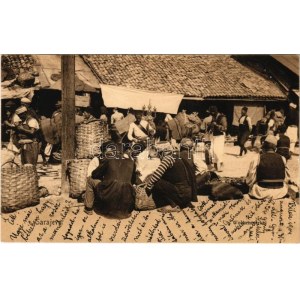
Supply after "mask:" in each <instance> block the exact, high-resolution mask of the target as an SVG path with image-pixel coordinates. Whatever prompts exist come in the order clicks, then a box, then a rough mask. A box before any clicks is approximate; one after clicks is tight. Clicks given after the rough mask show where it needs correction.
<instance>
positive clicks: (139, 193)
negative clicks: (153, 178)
mask: <svg viewBox="0 0 300 300" xmlns="http://www.w3.org/2000/svg"><path fill="white" fill-rule="evenodd" d="M135 191H136V197H135V209H136V210H151V209H156V205H155V202H154V201H153V198H152V196H150V197H148V195H147V193H146V183H142V184H139V185H138V186H137V187H136V188H135Z"/></svg>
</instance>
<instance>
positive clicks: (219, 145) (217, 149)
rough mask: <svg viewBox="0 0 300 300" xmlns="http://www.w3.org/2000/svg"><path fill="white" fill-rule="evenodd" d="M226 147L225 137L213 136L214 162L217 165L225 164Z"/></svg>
mask: <svg viewBox="0 0 300 300" xmlns="http://www.w3.org/2000/svg"><path fill="white" fill-rule="evenodd" d="M224 146H225V135H224V134H223V135H217V136H212V152H213V161H214V163H216V164H218V165H219V164H220V163H223V156H224Z"/></svg>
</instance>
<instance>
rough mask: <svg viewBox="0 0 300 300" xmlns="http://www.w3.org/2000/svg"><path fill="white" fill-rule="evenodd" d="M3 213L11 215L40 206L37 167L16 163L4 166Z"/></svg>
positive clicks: (2, 183) (2, 169)
mask: <svg viewBox="0 0 300 300" xmlns="http://www.w3.org/2000/svg"><path fill="white" fill-rule="evenodd" d="M1 172H2V180H1V211H2V213H10V212H13V211H16V210H18V209H23V208H25V207H29V206H34V205H37V204H39V202H40V198H39V197H40V196H39V187H38V174H37V171H36V168H35V166H33V165H31V164H25V165H22V166H19V165H17V164H15V163H10V162H8V163H6V164H4V165H2V168H1Z"/></svg>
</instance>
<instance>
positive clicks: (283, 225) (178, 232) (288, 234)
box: [1, 144, 300, 243]
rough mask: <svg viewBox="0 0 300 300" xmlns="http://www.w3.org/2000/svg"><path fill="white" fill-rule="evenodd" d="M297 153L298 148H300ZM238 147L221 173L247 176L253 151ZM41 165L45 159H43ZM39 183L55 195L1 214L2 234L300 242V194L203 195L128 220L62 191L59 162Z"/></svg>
mask: <svg viewBox="0 0 300 300" xmlns="http://www.w3.org/2000/svg"><path fill="white" fill-rule="evenodd" d="M296 149H297V151H298V152H297V153H299V148H296ZM238 151H239V148H238V147H236V146H233V144H226V146H225V155H224V171H223V172H222V173H220V175H221V176H226V177H227V176H228V177H243V176H245V175H246V173H247V170H248V167H249V164H250V161H251V159H252V158H253V157H254V156H255V155H257V154H256V153H255V152H251V151H248V154H247V155H246V156H244V157H242V158H237V157H236V156H237V154H238ZM288 167H289V169H290V174H291V178H292V179H293V180H294V181H296V182H298V183H299V156H298V155H293V156H292V159H291V160H289V161H288ZM38 169H41V164H39V165H38ZM47 171H51V172H48V174H47V176H45V175H43V176H41V177H40V180H39V185H40V186H45V187H46V188H47V189H48V190H49V192H50V195H49V196H48V197H46V198H41V200H40V204H39V205H37V206H35V207H29V208H26V209H22V210H19V211H17V212H14V213H10V214H2V216H1V218H2V222H1V224H2V226H1V227H2V228H1V231H2V240H3V241H7V242H252V243H257V242H268V243H272V242H295V241H299V220H300V218H299V216H300V213H299V202H298V201H299V200H293V199H291V198H287V199H283V200H277V201H274V200H272V201H257V200H250V199H249V197H248V195H245V197H244V199H243V200H231V201H218V202H213V201H211V200H208V198H207V197H206V196H198V202H196V203H195V208H187V209H184V210H183V211H181V212H178V213H166V214H163V213H160V212H158V211H156V210H153V211H143V212H138V211H134V212H133V213H132V216H131V217H130V218H128V219H125V220H112V219H107V218H104V217H102V216H99V215H96V214H95V213H94V214H93V215H91V216H88V215H86V214H85V213H84V211H83V204H82V203H78V202H77V200H75V199H71V198H69V197H64V196H62V195H60V165H57V166H51V167H50V168H48V169H47Z"/></svg>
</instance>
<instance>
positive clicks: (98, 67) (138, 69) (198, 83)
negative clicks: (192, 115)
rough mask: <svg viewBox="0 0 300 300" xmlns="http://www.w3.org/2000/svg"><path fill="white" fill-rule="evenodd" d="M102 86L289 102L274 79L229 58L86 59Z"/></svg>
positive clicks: (116, 56)
mask: <svg viewBox="0 0 300 300" xmlns="http://www.w3.org/2000/svg"><path fill="white" fill-rule="evenodd" d="M82 57H83V59H84V60H85V62H86V63H87V64H88V65H89V67H90V68H91V70H92V71H93V72H94V73H95V75H96V76H97V78H98V80H99V82H100V83H102V84H109V85H117V86H124V87H128V88H136V89H143V90H149V91H156V92H168V93H179V94H184V95H185V96H186V97H199V98H204V99H205V98H231V99H249V98H250V99H286V94H285V93H284V92H283V91H282V90H281V89H280V88H279V86H278V85H277V84H276V83H275V82H274V81H273V80H272V79H270V78H267V77H265V76H263V75H261V74H259V73H257V72H254V71H253V70H251V69H249V68H248V67H247V66H244V65H242V64H241V63H239V62H238V61H237V60H235V59H234V58H233V57H231V56H229V55H83V56H82Z"/></svg>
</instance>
